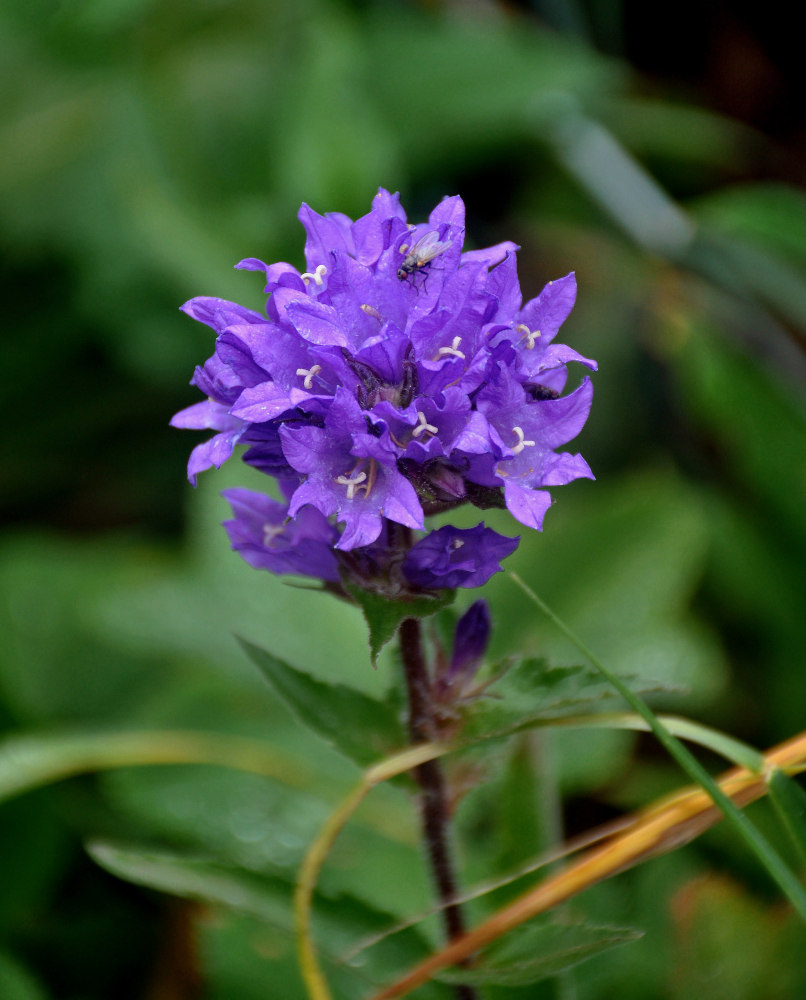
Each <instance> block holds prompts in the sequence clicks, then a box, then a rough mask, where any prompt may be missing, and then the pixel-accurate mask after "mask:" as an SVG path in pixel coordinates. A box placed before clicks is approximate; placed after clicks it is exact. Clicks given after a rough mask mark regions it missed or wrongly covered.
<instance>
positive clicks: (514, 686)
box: [462, 657, 668, 742]
mask: <svg viewBox="0 0 806 1000" xmlns="http://www.w3.org/2000/svg"><path fill="white" fill-rule="evenodd" d="M622 679H623V680H624V681H625V683H627V684H628V685H629V687H630V688H631V689H632V690H635V691H642V692H647V691H658V690H668V685H663V684H660V683H656V682H653V681H649V680H646V679H645V678H637V677H625V678H622ZM488 691H489V697H484V698H480V699H479V700H478V701H477V702H475V703H474V704H473V706H472V708H471V709H470V711H469V712H468V715H467V720H466V722H465V725H464V728H463V729H462V740H463V741H469V742H476V741H480V740H487V739H495V738H498V737H501V736H507V735H509V734H511V733H516V732H519V731H520V730H523V729H529V728H530V727H531V726H536V725H541V724H545V723H546V722H548V721H550V720H552V719H560V718H563V717H564V716H567V715H570V714H572V713H573V714H584V713H585V712H590V711H592V710H594V709H595V707H597V705H598V703H600V702H601V701H603V700H605V699H607V698H614V697H617V695H616V692H615V691H614V689H613V687H612V685H611V684H609V683H608V681H607V680H605V679H604V678H603V677H602V675H601V674H600V673H599V672H598V671H597V670H594V669H593V668H592V667H588V666H572V667H552V666H550V665H549V664H548V663H547V662H546V660H544V659H541V658H537V657H526V658H524V659H522V660H517V661H515V662H514V663H513V665H512V666H510V667H509V669H508V670H506V672H505V673H504V674H503V675H502V676H501V677H500V678H499V679H498V680H497V681H496V682H495V683H494V684H492V685H491V686H490V688H489V689H488Z"/></svg>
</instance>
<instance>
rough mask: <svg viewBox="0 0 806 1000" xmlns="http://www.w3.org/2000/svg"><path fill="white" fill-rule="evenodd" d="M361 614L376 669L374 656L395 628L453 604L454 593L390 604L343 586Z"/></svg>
mask: <svg viewBox="0 0 806 1000" xmlns="http://www.w3.org/2000/svg"><path fill="white" fill-rule="evenodd" d="M345 586H346V587H347V590H348V591H349V592H350V596H351V597H353V598H354V599H355V601H356V602H357V603H358V605H359V607H360V608H361V610H362V611H363V613H364V620H365V621H366V623H367V627H368V628H369V648H370V656H371V657H372V665H373V667H374V666H377V661H378V656H379V654H380V652H381V650H382V649H383V647H384V646H385V645H386V644H387V643H388V642H390V641H391V640H392V639H393V638H394V635H395V632H396V631H397V627H398V625H399V624H400V623H401V622H402V621H403V620H404V619H406V618H428V617H429V616H430V615H434V614H436V613H437V612H438V611H440V610H442V608H447V607H448V605H449V604H452V603H453V599H454V597H455V596H456V592H455V591H453V590H449V591H446V592H445V594H443V595H442V596H440V597H427V596H423V597H419V598H417V599H416V600H413V601H394V600H391V599H390V598H388V597H384V596H382V595H381V594H373V593H371V592H370V591H368V590H364V589H362V588H361V587H352V586H350V585H349V584H346V585H345Z"/></svg>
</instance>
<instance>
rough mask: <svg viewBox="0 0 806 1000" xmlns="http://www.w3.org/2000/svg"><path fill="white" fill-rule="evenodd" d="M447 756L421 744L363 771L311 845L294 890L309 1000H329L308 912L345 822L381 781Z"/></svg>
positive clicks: (432, 745)
mask: <svg viewBox="0 0 806 1000" xmlns="http://www.w3.org/2000/svg"><path fill="white" fill-rule="evenodd" d="M447 752H448V747H446V746H442V745H440V744H437V743H420V744H418V745H417V746H413V747H410V748H409V749H407V750H404V751H402V752H401V753H399V754H395V756H394V757H388V758H387V759H386V760H382V761H381V762H380V763H378V764H375V765H373V766H372V767H370V768H368V769H367V770H366V771H364V773H363V775H362V776H361V780H360V781H359V783H358V784H357V785H356V786H355V788H354V789H353V790H352V791H351V792H350V794H349V795H348V796H347V798H346V799H345V800H344V801H343V802H342V803H341V805H339V807H338V808H337V809H336V810H335V812H333V813H331V815H330V816H329V817H328V819H327V821H326V822H325V824H324V826H323V827H322V829H321V830H320V831H319V835H318V836H317V838H316V840H314V842H313V843H312V844H311V846H310V848H309V849H308V852H307V854H306V855H305V858H304V860H303V862H302V866H301V868H300V870H299V875H298V876H297V884H296V887H295V889H294V924H295V927H296V932H297V955H298V957H299V965H300V970H301V972H302V979H303V982H304V983H305V987H306V989H307V991H308V996H309V997H310V998H311V1000H332V997H331V993H330V990H329V989H328V985H327V980H326V979H325V977H324V974H323V973H322V969H321V967H320V965H319V961H318V959H317V956H316V946H315V945H314V941H313V936H312V934H311V908H312V903H313V894H314V891H315V889H316V882H317V880H318V878H319V872H320V871H321V870H322V865H323V864H324V862H325V859H326V858H327V856H328V854H329V853H330V849H331V847H332V846H333V844H334V843H335V841H336V838H337V837H338V835H339V833H340V832H341V830H342V829H343V828H344V826H345V824H346V823H347V821H348V820H349V819H350V817H351V816H352V815H353V813H354V812H355V811H356V809H357V808H358V807H359V805H360V804H361V803H362V802H363V800H364V798H365V797H366V795H367V794H368V793H369V792H370V791H371V790H372V789H373V788H374V787H375V785H378V784H380V783H381V782H383V781H388V780H389V778H394V777H395V776H396V775H398V774H404V773H405V772H406V771H410V770H411V769H412V768H413V767H417V766H418V765H420V764H424V763H425V762H426V761H429V760H435V759H436V758H437V757H441V756H442V755H443V754H445V753H447Z"/></svg>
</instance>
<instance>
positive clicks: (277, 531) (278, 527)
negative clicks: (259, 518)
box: [263, 521, 285, 549]
mask: <svg viewBox="0 0 806 1000" xmlns="http://www.w3.org/2000/svg"><path fill="white" fill-rule="evenodd" d="M284 530H285V527H284V525H282V524H271V522H269V521H267V522H266V523H265V524H264V525H263V544H264V545H265V546H266V548H267V549H270V548H271V545H272V542H273V541H274V539H275V538H276V537H277V536H278V535H282V533H283V531H284Z"/></svg>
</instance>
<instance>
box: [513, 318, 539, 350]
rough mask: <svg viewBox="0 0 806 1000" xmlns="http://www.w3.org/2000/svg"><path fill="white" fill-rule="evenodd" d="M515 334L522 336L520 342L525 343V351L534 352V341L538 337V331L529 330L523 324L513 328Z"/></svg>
mask: <svg viewBox="0 0 806 1000" xmlns="http://www.w3.org/2000/svg"><path fill="white" fill-rule="evenodd" d="M515 332H516V333H522V334H523V336H522V337H521V340H525V341H526V350H527V351H532V350H534V346H535V341H536V340H537V338H538V337H539V336H540V331H539V330H530V329H529V327H528V326H526V325H525V324H524V323H518V325H517V326H516V327H515Z"/></svg>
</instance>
